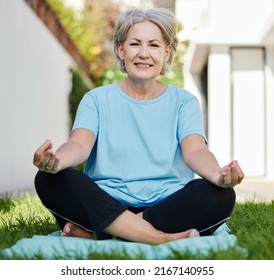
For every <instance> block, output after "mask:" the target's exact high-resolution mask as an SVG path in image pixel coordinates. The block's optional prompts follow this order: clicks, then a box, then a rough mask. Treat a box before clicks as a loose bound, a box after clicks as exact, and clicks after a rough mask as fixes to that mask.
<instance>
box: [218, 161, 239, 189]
mask: <svg viewBox="0 0 274 280" xmlns="http://www.w3.org/2000/svg"><path fill="white" fill-rule="evenodd" d="M243 178H244V172H243V171H242V169H241V167H240V165H239V164H238V162H237V161H236V160H233V161H232V162H230V163H229V164H228V165H226V166H224V167H222V168H221V169H220V170H219V171H218V172H217V173H216V174H215V176H214V178H213V181H214V183H215V184H216V185H217V186H219V187H223V188H233V187H234V186H236V185H238V184H240V183H241V182H242V180H243Z"/></svg>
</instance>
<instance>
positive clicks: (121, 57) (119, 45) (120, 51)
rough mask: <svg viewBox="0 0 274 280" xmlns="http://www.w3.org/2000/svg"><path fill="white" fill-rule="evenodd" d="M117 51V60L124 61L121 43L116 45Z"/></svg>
mask: <svg viewBox="0 0 274 280" xmlns="http://www.w3.org/2000/svg"><path fill="white" fill-rule="evenodd" d="M117 50H118V55H119V58H120V59H121V60H124V46H123V44H122V43H118V46H117Z"/></svg>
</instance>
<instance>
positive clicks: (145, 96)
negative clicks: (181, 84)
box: [119, 78, 166, 100]
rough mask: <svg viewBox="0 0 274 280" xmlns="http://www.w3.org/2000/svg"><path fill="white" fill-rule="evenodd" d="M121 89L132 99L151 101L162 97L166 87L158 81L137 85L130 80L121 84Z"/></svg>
mask: <svg viewBox="0 0 274 280" xmlns="http://www.w3.org/2000/svg"><path fill="white" fill-rule="evenodd" d="M119 86H120V88H121V89H122V90H123V91H124V92H125V93H126V94H127V95H128V96H130V97H132V98H135V99H139V100H149V99H154V98H156V97H158V96H160V95H161V94H162V93H163V92H164V91H165V89H166V85H164V84H162V83H160V82H159V81H157V80H154V81H149V82H142V83H136V82H135V81H132V80H131V79H129V78H126V79H125V80H123V81H121V82H120V83H119Z"/></svg>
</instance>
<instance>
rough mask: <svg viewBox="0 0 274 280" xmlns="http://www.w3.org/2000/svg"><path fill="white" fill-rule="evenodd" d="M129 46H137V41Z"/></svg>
mask: <svg viewBox="0 0 274 280" xmlns="http://www.w3.org/2000/svg"><path fill="white" fill-rule="evenodd" d="M130 46H139V44H138V43H131V44H130Z"/></svg>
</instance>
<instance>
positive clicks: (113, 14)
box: [48, 0, 120, 85]
mask: <svg viewBox="0 0 274 280" xmlns="http://www.w3.org/2000/svg"><path fill="white" fill-rule="evenodd" d="M48 3H49V4H50V5H51V6H52V8H53V9H54V11H55V12H56V14H57V16H58V17H59V19H60V22H61V23H62V25H63V26H64V27H65V29H66V31H67V32H68V34H69V35H70V37H71V39H72V40H73V41H74V42H75V44H76V45H77V47H78V49H79V51H80V53H81V54H82V55H83V56H84V57H85V58H86V60H87V61H88V62H89V63H90V70H91V71H92V73H93V76H94V77H95V80H94V81H93V82H94V83H95V85H101V84H102V81H103V80H104V76H105V70H106V69H113V68H114V67H116V65H117V61H116V58H115V56H114V54H113V49H112V42H113V31H114V28H115V24H116V21H117V18H118V16H119V14H120V6H119V4H117V3H113V2H112V1H109V0H92V1H85V5H84V8H83V9H82V10H78V9H74V8H72V7H69V6H66V5H65V1H64V0H48Z"/></svg>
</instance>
